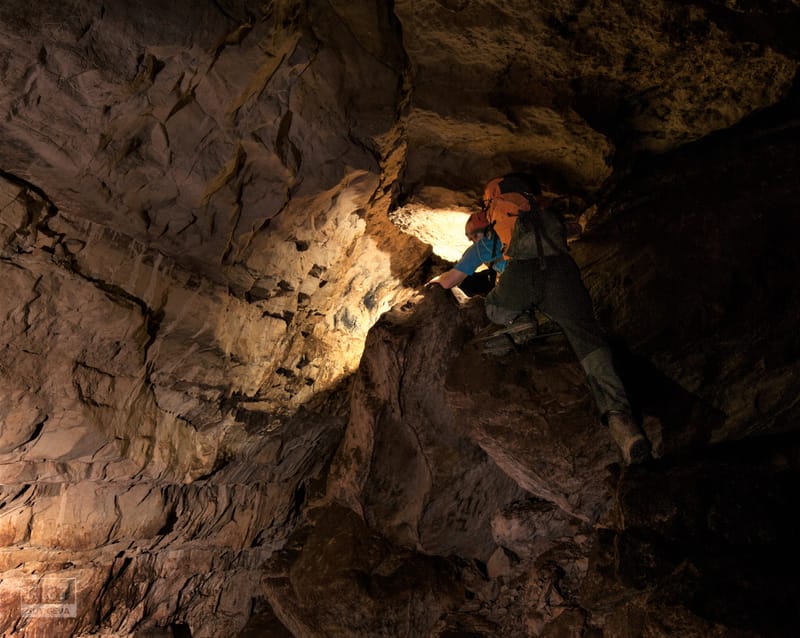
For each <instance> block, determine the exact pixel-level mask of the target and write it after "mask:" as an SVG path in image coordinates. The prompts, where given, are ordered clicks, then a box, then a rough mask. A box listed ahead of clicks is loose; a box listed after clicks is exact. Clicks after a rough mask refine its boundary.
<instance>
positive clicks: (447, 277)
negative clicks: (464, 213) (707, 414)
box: [427, 173, 651, 464]
mask: <svg viewBox="0 0 800 638" xmlns="http://www.w3.org/2000/svg"><path fill="white" fill-rule="evenodd" d="M547 203H548V202H547V200H546V199H545V198H544V197H543V196H542V191H541V187H540V185H539V182H538V180H537V179H536V178H535V177H534V176H531V175H527V174H520V173H512V174H509V175H506V176H504V177H498V178H495V179H493V180H491V181H490V182H489V183H488V184H487V185H486V188H485V189H484V193H483V206H482V208H481V210H480V211H478V212H475V213H473V214H472V215H470V216H469V218H468V219H467V222H466V226H465V232H466V234H467V237H468V238H469V239H470V240H471V241H472V245H471V246H470V247H469V248H467V249H466V250H465V251H464V253H463V255H462V257H461V259H460V260H459V261H458V262H457V263H456V264H455V266H453V268H451V269H450V270H448V271H446V272H444V273H442V274H440V275H438V276H436V277H434V278H432V279H431V280H430V281H429V282H428V284H427V285H433V284H438V285H440V286H441V287H442V288H446V289H450V288H452V287H454V286H457V285H458V284H460V283H461V282H462V281H464V279H466V278H467V276H469V275H471V274H473V273H474V272H475V270H476V269H477V268H478V267H479V266H480V265H481V264H488V265H490V267H491V268H493V269H494V270H495V271H497V273H498V274H499V277H498V281H497V284H496V286H495V287H494V288H493V289H492V290H491V291H490V292H489V293H488V295H487V296H486V299H485V312H486V316H487V317H488V318H489V320H490V321H491V322H492V323H493V324H497V325H498V326H499V328H498V330H499V331H500V332H511V333H515V332H516V333H518V334H524V333H525V332H528V331H530V330H533V331H534V332H535V322H534V321H533V320H532V318H531V312H532V311H533V309H538V310H539V311H540V312H541V313H543V314H544V315H546V316H547V317H549V318H550V319H551V320H552V321H553V322H554V323H556V324H557V325H558V326H559V327H560V328H561V330H562V331H563V333H564V336H565V337H566V338H567V341H568V342H569V344H570V346H571V347H572V349H573V351H574V352H575V355H576V356H577V358H578V360H579V361H580V364H581V366H582V368H583V370H584V372H585V374H586V380H587V384H588V386H589V390H590V392H591V394H592V397H593V399H594V402H595V405H596V406H597V409H598V411H599V413H600V415H601V421H602V423H603V424H605V425H606V426H607V427H608V429H609V433H610V434H611V438H612V439H613V440H614V442H615V443H616V444H617V446H618V447H619V448H620V450H621V452H622V457H623V459H624V461H625V463H627V464H634V463H640V462H642V461H644V460H646V459H647V458H648V457H649V456H650V453H651V445H650V441H649V440H648V439H647V437H646V436H645V434H644V432H643V431H642V429H641V428H640V427H639V425H638V424H637V423H636V422H635V421H634V420H633V417H632V413H631V407H630V403H629V401H628V397H627V393H626V392H625V388H624V386H623V383H622V381H621V379H620V377H619V375H618V373H617V371H616V369H615V367H614V363H613V359H612V355H611V350H610V348H609V346H608V343H607V341H606V338H605V336H604V334H603V332H602V330H601V328H600V326H599V324H598V322H597V320H596V318H595V315H594V309H593V307H592V301H591V298H590V297H589V293H588V291H587V290H586V287H585V286H584V284H583V280H582V279H581V275H580V270H579V269H578V266H577V264H576V263H575V261H574V260H573V259H572V256H571V255H570V254H569V252H568V250H569V249H568V246H567V232H566V227H565V224H564V221H563V217H561V216H560V215H557V214H555V213H554V212H553V211H549V210H548V206H547ZM528 326H530V327H528Z"/></svg>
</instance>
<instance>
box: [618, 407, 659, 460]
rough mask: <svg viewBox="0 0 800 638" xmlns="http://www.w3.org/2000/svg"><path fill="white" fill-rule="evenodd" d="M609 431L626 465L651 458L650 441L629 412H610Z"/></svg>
mask: <svg viewBox="0 0 800 638" xmlns="http://www.w3.org/2000/svg"><path fill="white" fill-rule="evenodd" d="M608 431H609V432H610V433H611V438H612V439H614V442H615V443H616V444H617V445H618V446H619V449H620V451H621V452H622V459H623V460H624V461H625V464H626V465H634V464H636V463H641V462H642V461H645V460H647V459H649V458H650V441H649V440H648V439H647V436H645V433H644V432H643V431H642V428H640V427H639V426H638V425H636V423H634V421H633V419H632V418H631V416H630V415H629V414H625V413H624V412H609V413H608Z"/></svg>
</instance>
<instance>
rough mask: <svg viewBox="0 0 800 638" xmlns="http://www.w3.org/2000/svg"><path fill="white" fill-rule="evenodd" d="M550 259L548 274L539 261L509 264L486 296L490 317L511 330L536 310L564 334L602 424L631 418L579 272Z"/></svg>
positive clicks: (563, 258) (560, 258) (563, 260)
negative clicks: (622, 415) (620, 416)
mask: <svg viewBox="0 0 800 638" xmlns="http://www.w3.org/2000/svg"><path fill="white" fill-rule="evenodd" d="M546 259H547V267H546V268H545V269H544V270H542V269H540V267H539V262H538V260H535V259H534V260H528V259H513V260H511V261H509V262H508V264H507V266H506V269H505V271H504V272H503V275H502V276H501V277H500V281H499V282H498V284H497V286H496V287H495V288H494V289H493V290H492V291H491V292H490V293H489V294H488V295H487V296H486V316H487V317H488V318H489V319H490V320H491V321H492V322H494V323H498V324H507V323H509V322H510V321H511V320H512V319H513V318H514V317H516V316H517V315H519V314H520V312H524V311H527V310H530V309H531V308H532V307H535V308H537V309H538V310H539V311H540V312H542V313H544V314H545V315H547V316H548V317H550V319H552V320H553V321H554V322H555V323H557V324H558V325H559V327H560V328H561V329H562V330H563V331H564V336H565V337H566V338H567V340H568V341H569V344H570V346H572V349H573V350H574V351H575V355H576V356H577V357H578V360H579V361H580V364H581V366H582V367H583V370H584V372H585V373H586V381H587V384H588V386H589V390H590V391H591V393H592V397H593V398H594V401H595V404H596V406H597V409H598V410H599V412H600V415H601V417H602V418H603V420H604V421H605V418H606V415H607V414H608V412H611V411H619V412H626V413H630V403H629V402H628V397H627V394H626V393H625V388H624V386H623V384H622V381H621V380H620V378H619V375H618V373H617V371H616V370H615V368H614V363H613V360H612V357H611V350H610V349H609V347H608V342H607V341H606V338H605V335H604V334H603V331H602V330H601V328H600V326H599V324H598V323H597V319H596V318H595V316H594V309H593V308H592V300H591V298H590V297H589V293H588V292H587V290H586V286H584V285H583V281H582V280H581V274H580V270H579V269H578V266H577V265H576V264H575V262H574V261H573V260H572V258H571V257H570V256H569V255H557V256H554V257H546Z"/></svg>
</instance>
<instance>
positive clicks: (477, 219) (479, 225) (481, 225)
mask: <svg viewBox="0 0 800 638" xmlns="http://www.w3.org/2000/svg"><path fill="white" fill-rule="evenodd" d="M488 225H489V220H488V219H487V218H486V211H485V210H479V211H478V212H477V213H472V215H470V216H469V217H468V218H467V223H466V225H465V226H464V233H465V234H466V235H467V238H468V239H470V240H471V239H472V235H473V234H475V233H477V232H479V231H482V230H484V229H485V228H486V227H487V226H488Z"/></svg>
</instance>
